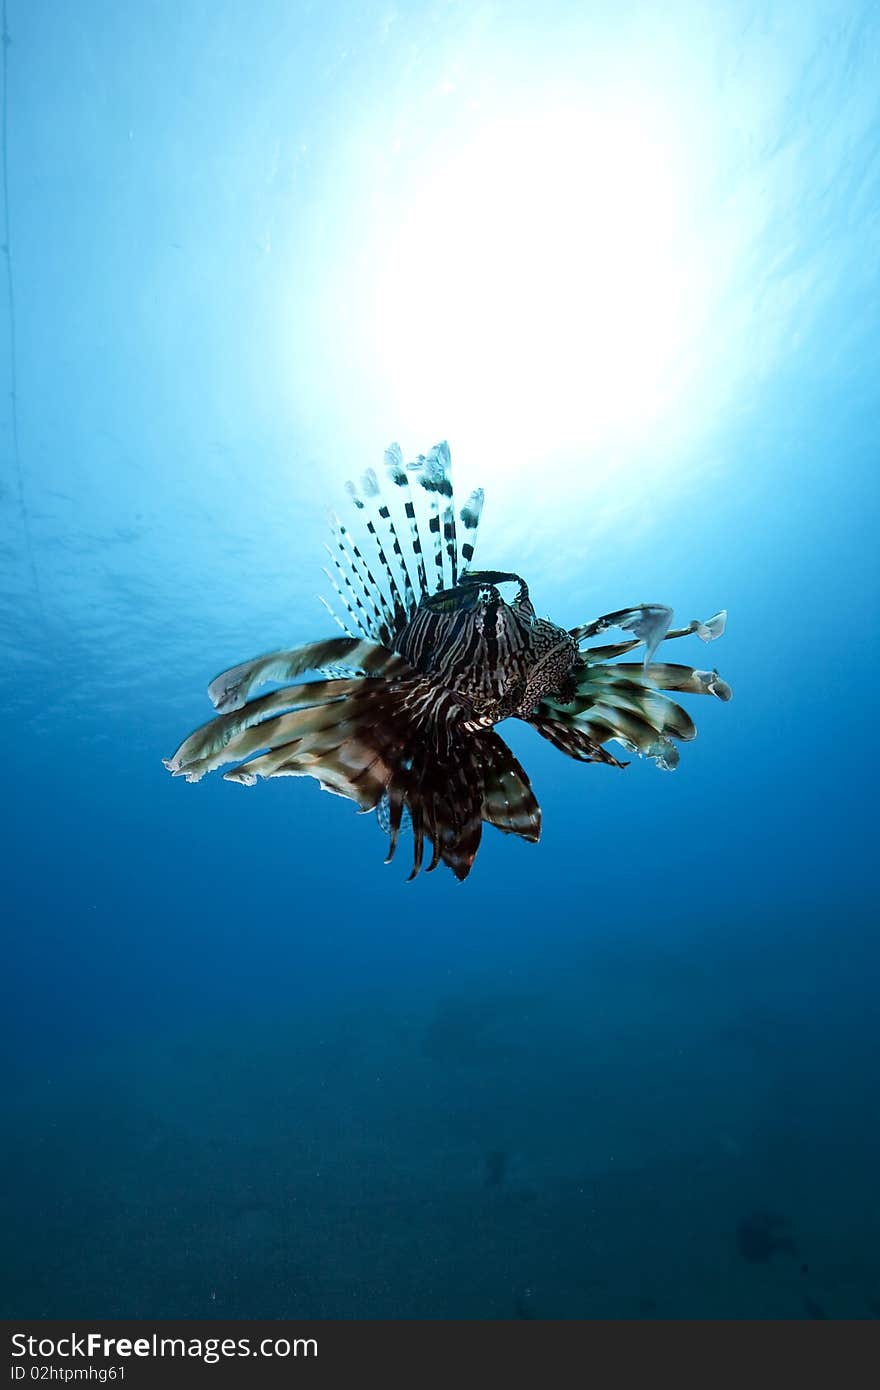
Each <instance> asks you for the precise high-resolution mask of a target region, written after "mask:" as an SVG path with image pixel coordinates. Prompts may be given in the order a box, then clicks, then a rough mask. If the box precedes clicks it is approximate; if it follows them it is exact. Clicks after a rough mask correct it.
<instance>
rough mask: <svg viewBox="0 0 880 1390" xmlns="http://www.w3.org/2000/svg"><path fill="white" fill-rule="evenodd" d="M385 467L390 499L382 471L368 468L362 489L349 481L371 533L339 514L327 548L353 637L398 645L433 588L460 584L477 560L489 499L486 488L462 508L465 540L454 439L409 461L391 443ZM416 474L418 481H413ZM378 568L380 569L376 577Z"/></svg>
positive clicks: (344, 621)
mask: <svg viewBox="0 0 880 1390" xmlns="http://www.w3.org/2000/svg"><path fill="white" fill-rule="evenodd" d="M385 471H386V474H387V477H388V479H389V481H390V482H391V484H392V488H391V497H392V498H393V499H394V502H395V505H398V506H399V507H402V510H403V520H400V519H399V518H398V520H395V516H394V507H393V506H392V504H391V503H390V502H389V501H388V500H387V499H386V498H385V496H384V494H383V491H382V487H381V484H380V482H379V479H378V477H377V476H376V473H375V472H374V471H373V470H372V469H369V470H368V471H367V472H366V473H365V474H364V476H363V478H362V480H361V487H360V489H358V488H356V487H355V485H354V484H353V483H348V484H347V489H348V494H349V496H350V498H351V500H352V502H353V503H354V505H355V508H356V509H357V512H358V513H359V514H360V518H361V521H362V522H363V525H364V529H365V531H366V536H365V537H364V541H363V544H362V545H361V544H359V543H358V541H357V539H356V538H354V537H353V536H352V535H351V534H350V532H349V531H348V530H347V528H346V527H345V526H344V525H343V524H342V523H341V522H340V521H338V520H337V519H336V518H335V517H332V518H331V526H332V529H333V535H334V540H335V548H333V547H328V549H329V552H330V558H331V561H332V564H333V568H334V573H333V574H331V573H329V572H327V571H325V573H327V577H328V579H329V580H330V583H331V584H332V586H333V589H334V592H335V594H336V601H337V603H338V604H339V607H340V609H341V612H342V616H340V615H338V614H337V613H335V612H334V611H333V608H332V607H331V606H330V604H327V605H326V606H327V607H328V608H329V609H330V612H331V613H332V614H333V617H334V618H335V619H336V622H337V623H338V624H339V626H340V627H341V628H342V630H343V631H344V632H345V633H346V634H347V635H348V636H352V637H353V636H355V635H356V634H357V635H360V636H363V637H365V638H366V639H367V640H368V641H372V642H380V643H382V644H383V645H384V646H387V647H393V646H394V643H395V641H396V639H397V637H399V635H400V633H401V631H402V630H403V628H404V627H405V626H406V624H407V623H408V622H409V621H410V619H411V618H412V616H413V614H414V613H415V611H416V608H417V607H418V605H419V603H420V602H421V600H422V599H423V598H424V597H425V596H426V595H428V594H430V593H434V592H438V591H439V590H441V589H445V588H454V587H455V585H456V584H457V583H458V581H459V580H460V578H461V577H462V575H463V574H465V573H466V572H467V569H468V566H469V565H470V562H471V560H472V559H473V554H474V546H475V544H476V538H477V530H478V528H479V524H480V515H481V512H482V506H483V493H482V490H481V489H480V490H478V491H476V492H474V493H472V494H471V496H470V497H469V498H468V500H467V502H466V503H465V504H464V506H463V507H462V508H461V510H460V512H459V520H460V521H461V523H462V525H463V528H464V541H463V543H462V544H461V545H460V546H459V537H458V527H457V523H456V511H455V498H454V494H453V487H452V464H451V459H450V454H449V445H448V444H447V443H446V442H445V441H443V442H442V443H440V444H435V446H434V448H433V449H431V451H430V453H428V454H427V455H425V454H419V456H418V458H417V459H416V460H415V461H414V462H413V463H404V461H403V454H402V453H401V450H400V446H399V445H398V444H391V445H389V447H388V448H387V449H386V450H385ZM411 477H412V478H413V479H414V480H415V481H416V482H417V483H418V484H419V487H418V488H417V489H413V488H412V487H411V486H410V479H411ZM374 569H375V572H376V573H377V574H378V575H379V576H380V578H379V579H377V578H376V577H375V574H374Z"/></svg>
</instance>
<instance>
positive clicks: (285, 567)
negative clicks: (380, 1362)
mask: <svg viewBox="0 0 880 1390" xmlns="http://www.w3.org/2000/svg"><path fill="white" fill-rule="evenodd" d="M5 8H6V12H7V13H6V22H7V25H8V32H9V36H10V39H11V43H10V44H9V46H8V47H7V48H6V50H5V51H6V63H7V69H6V71H7V86H6V93H5V94H6V173H7V180H6V191H7V198H8V202H7V208H8V228H7V237H6V238H5V240H6V244H7V248H8V256H7V257H6V258H5V261H6V264H5V265H4V267H3V269H4V270H5V269H6V268H7V266H8V268H9V270H10V272H11V273H10V277H9V280H8V282H4V284H3V285H0V318H2V324H3V332H2V334H0V353H2V362H0V369H2V380H3V383H4V385H3V388H2V409H0V428H2V434H0V448H2V494H0V527H2V550H0V566H2V630H0V633H2V642H3V660H2V665H0V671H2V690H3V702H4V711H5V720H4V723H5V730H6V735H7V737H6V749H5V760H4V765H5V768H6V773H5V783H6V795H5V808H6V813H5V815H4V831H3V836H2V860H0V873H2V891H3V948H2V951H3V966H2V981H0V987H2V992H3V1006H2V1019H3V1028H4V1033H5V1034H6V1047H5V1049H4V1056H5V1059H6V1060H5V1063H4V1067H3V1073H4V1078H5V1083H4V1088H3V1091H4V1095H3V1104H2V1124H3V1129H4V1136H3V1144H2V1169H3V1172H2V1190H3V1192H4V1208H5V1212H4V1216H3V1220H2V1222H0V1226H2V1231H3V1240H4V1246H6V1247H7V1248H6V1249H5V1250H4V1256H3V1263H2V1298H0V1307H2V1311H3V1313H4V1315H6V1316H13V1315H14V1316H23V1315H34V1316H43V1317H63V1316H71V1317H90V1318H94V1317H96V1316H99V1315H100V1316H115V1317H124V1316H134V1317H161V1316H165V1317H172V1316H183V1317H204V1316H218V1317H221V1316H223V1317H225V1316H228V1317H249V1316H264V1317H283V1316H321V1317H371V1316H376V1317H395V1318H396V1317H412V1316H420V1317H441V1318H452V1317H468V1318H511V1317H534V1318H542V1317H553V1318H582V1317H645V1316H648V1317H661V1318H675V1317H708V1316H721V1317H734V1318H738V1317H785V1318H789V1317H793V1318H801V1317H816V1316H821V1315H825V1316H827V1317H829V1318H839V1317H857V1318H862V1317H870V1316H874V1317H876V1316H878V1312H880V1240H878V1236H880V1195H878V1183H877V1173H878V1172H880V1125H878V1118H877V1117H878V1113H880V1111H878V1105H877V1097H878V1064H877V1057H878V1036H877V1022H876V1007H875V1006H876V996H877V984H878V948H877V929H876V916H877V914H876V873H875V867H874V866H875V857H876V833H875V832H876V810H875V783H876V777H875V774H874V770H873V760H874V746H875V738H874V731H873V727H872V719H873V713H874V692H875V688H876V681H877V669H876V666H877V662H876V651H877V647H876V641H875V636H876V634H875V627H876V615H877V611H878V594H877V562H876V531H877V518H876V512H875V508H876V502H877V490H878V489H877V459H878V449H880V428H878V423H877V421H878V410H877V407H878V395H880V393H878V386H877V381H878V374H877V362H878V360H880V351H878V347H880V340H878V327H877V325H878V307H880V304H878V261H877V256H876V247H877V237H878V211H880V165H878V157H877V151H878V131H880V95H878V90H877V83H876V73H877V69H878V61H880V28H878V20H877V10H876V7H875V6H872V5H870V4H864V5H862V4H855V3H842V2H841V0H834V3H828V4H822V3H810V4H803V3H797V4H794V3H792V4H787V3H781V0H780V2H779V3H768V4H754V5H753V4H747V3H734V4H730V5H727V6H723V7H722V6H715V5H711V4H705V5H703V4H697V3H690V4H686V3H678V4H672V5H666V6H663V7H657V6H653V5H650V4H645V5H638V4H624V5H621V6H614V7H610V6H603V5H593V6H589V5H582V4H575V3H562V2H561V0H548V3H546V4H544V5H543V6H541V7H540V16H539V12H538V9H537V8H536V7H535V6H534V5H527V4H519V3H509V4H508V3H505V4H503V5H500V4H490V3H475V4H473V5H464V4H456V3H439V0H438V3H412V4H401V5H398V6H395V5H392V4H369V3H363V2H362V0H359V2H358V3H342V0H335V3H329V4H326V5H323V4H322V5H310V4H305V3H295V4H289V3H281V0H259V3H256V4H254V3H244V0H218V3H213V4H205V3H199V2H198V0H188V3H186V4H184V5H180V4H179V3H176V0H175V3H172V0H154V3H152V4H150V5H146V6H134V5H122V6H120V5H116V4H111V3H108V2H107V0H103V2H102V0H81V2H80V3H78V4H76V5H74V4H64V3H56V4H53V5H51V6H42V5H33V4H26V3H24V0H8V3H7V5H6V7H5ZM10 292H11V298H10ZM10 308H13V309H14V323H12V324H11V323H10V319H9V312H10ZM11 329H12V330H13V331H10V330H11ZM13 349H14V355H13ZM13 386H14V390H15V397H14V399H13V397H12V395H11V392H12V390H13ZM444 437H445V438H448V439H449V441H450V445H451V448H452V454H453V461H454V465H455V468H456V472H457V476H458V477H459V479H460V485H461V487H462V488H465V487H468V488H469V487H470V486H473V485H476V484H479V483H485V486H486V491H487V498H486V507H485V511H484V515H483V528H482V536H481V544H480V552H479V556H478V559H479V560H480V561H481V562H482V563H484V564H486V565H498V566H499V567H501V568H512V569H517V570H520V571H522V572H523V573H525V574H526V576H527V578H528V580H529V583H530V586H531V590H532V596H533V598H534V600H535V603H536V606H537V608H538V611H539V612H541V613H547V614H549V615H550V616H552V617H553V619H554V620H555V621H557V622H559V623H565V624H566V625H573V624H575V623H581V622H585V621H587V620H588V619H590V618H592V617H595V616H597V615H598V614H599V613H602V612H606V611H608V610H611V609H615V608H619V607H621V606H624V605H626V604H631V603H636V602H639V601H642V600H645V599H650V600H656V601H659V602H666V603H669V604H672V605H674V607H675V609H676V614H677V618H678V619H679V620H681V621H685V622H686V621H687V620H688V619H690V618H692V617H699V618H705V617H706V616H708V615H709V614H710V613H713V612H715V611H716V610H717V609H719V608H721V607H726V608H727V609H728V610H729V614H730V619H729V627H728V631H727V634H726V635H725V636H724V638H723V639H722V640H721V641H720V642H718V643H717V644H715V645H714V646H713V647H712V648H711V649H709V656H707V655H706V649H705V648H703V647H701V645H700V643H699V642H698V641H697V640H696V638H690V639H688V640H687V644H685V643H676V644H675V648H678V647H684V646H685V645H687V652H684V651H678V650H676V649H674V648H673V649H670V656H669V659H671V660H686V661H692V662H693V663H694V664H695V665H698V666H699V665H703V664H714V663H717V664H718V667H719V669H720V670H721V672H722V674H723V675H724V677H725V678H726V679H727V680H729V682H730V683H731V685H732V686H733V689H734V699H733V701H732V702H731V703H730V704H728V705H722V704H719V703H718V702H716V701H710V700H698V699H691V700H688V699H687V698H685V699H684V700H683V703H686V704H687V705H688V707H689V709H690V710H691V712H692V713H693V715H694V717H695V719H696V721H697V724H698V728H699V737H698V739H697V740H696V742H695V743H693V744H690V745H687V746H686V747H684V748H683V750H682V759H681V766H680V767H679V769H678V770H677V771H676V772H674V773H672V774H667V773H662V772H660V771H658V770H657V769H656V768H655V767H654V766H653V765H651V764H650V763H646V762H640V761H638V760H636V761H635V762H634V763H633V764H632V765H631V766H630V767H629V768H628V769H627V770H626V771H625V772H622V773H618V772H615V771H614V770H613V769H608V768H603V767H593V766H582V765H578V764H575V763H573V762H570V761H567V760H566V759H564V758H563V757H562V756H561V755H560V754H559V753H557V752H556V750H555V749H553V748H552V747H550V745H549V744H547V743H545V742H544V741H543V740H541V739H539V738H538V737H537V736H536V735H534V734H533V733H532V732H531V731H530V730H528V729H527V728H526V727H525V726H523V725H517V726H510V725H507V726H505V728H504V730H503V732H504V734H505V736H506V737H508V738H509V741H510V743H511V745H512V746H513V748H514V749H515V751H516V753H517V755H518V756H519V757H520V759H521V760H522V762H523V764H524V766H525V767H526V768H527V770H528V772H529V774H530V776H531V778H532V782H533V784H534V786H535V789H536V791H537V793H538V795H539V797H540V800H541V803H542V807H543V812H544V834H543V839H542V842H541V844H540V845H538V846H530V845H526V844H524V843H522V842H519V841H516V840H512V839H509V838H506V837H502V836H500V835H498V834H496V833H494V832H493V831H492V830H491V829H487V832H486V835H485V838H484V843H483V847H482V849H481V851H480V855H479V857H478V859H477V862H476V866H475V869H474V872H473V874H472V875H471V877H470V879H468V881H467V882H466V883H464V884H459V883H457V882H456V881H455V880H454V879H453V877H452V875H451V874H449V873H448V872H446V871H438V872H437V873H435V874H433V875H431V876H430V877H426V876H422V877H421V878H420V879H419V880H418V881H417V882H416V883H414V884H407V883H405V882H404V879H405V873H406V866H405V864H404V863H397V862H395V863H394V864H393V865H392V866H390V867H384V866H383V864H382V862H381V861H382V858H383V854H384V848H383V839H382V836H381V834H380V832H379V830H378V829H377V827H376V826H375V824H374V823H372V821H371V818H369V817H360V818H359V817H358V816H357V815H356V814H355V812H354V808H353V807H352V806H351V804H350V803H347V802H344V801H342V800H340V799H338V798H336V797H331V796H326V795H324V794H323V793H321V792H320V790H319V789H318V787H317V785H316V784H315V783H314V782H311V781H308V780H302V781H291V780H287V779H280V780H278V781H271V782H266V783H264V784H261V785H260V786H258V787H256V788H254V789H252V790H248V791H245V790H242V789H241V788H238V787H235V786H231V785H229V784H227V783H224V782H223V781H221V780H220V779H219V778H207V779H206V780H205V781H204V782H202V783H201V784H199V785H198V786H195V787H192V786H187V785H186V784H185V783H184V782H183V780H182V779H177V780H173V779H171V778H170V777H169V776H168V775H167V773H166V772H165V770H164V768H163V767H162V763H161V758H162V757H163V756H166V757H167V756H168V755H170V754H171V753H172V752H173V751H174V749H175V748H176V746H177V744H178V743H179V742H180V740H181V738H182V737H183V736H184V735H185V734H186V733H188V732H189V730H190V729H191V728H193V727H194V726H195V725H196V724H198V723H200V722H201V721H202V720H203V719H204V718H206V717H207V716H208V714H209V712H210V707H209V705H208V701H207V699H206V696H205V687H206V685H207V683H208V681H209V680H210V679H211V678H212V677H213V676H214V675H216V674H217V672H218V671H220V670H222V669H224V668H225V667H228V666H230V665H232V664H233V663H235V662H237V661H240V660H243V659H245V658H247V657H250V656H253V655H256V654H257V653H258V652H260V651H264V650H269V649H271V648H273V647H276V646H279V645H283V644H290V643H298V642H303V641H309V640H315V639H317V638H319V637H321V636H322V635H325V634H326V635H330V632H331V629H330V627H329V624H328V619H327V616H326V614H325V613H323V611H322V609H321V608H320V606H319V605H318V603H317V601H316V599H315V597H314V596H315V594H316V593H317V592H318V591H319V590H321V589H322V587H323V591H324V592H327V588H326V585H324V584H323V577H322V575H321V564H322V562H323V560H324V558H325V557H324V552H323V551H322V548H321V547H322V541H323V539H324V534H325V515H324V512H325V508H326V507H328V506H334V507H340V508H341V507H342V505H343V504H344V501H345V494H344V491H343V483H344V480H345V479H346V478H347V477H350V476H357V475H358V474H359V472H360V471H361V470H362V469H363V468H364V467H367V466H370V465H373V464H377V463H378V462H380V461H381V456H382V450H383V449H384V447H385V446H386V444H388V442H389V441H390V440H392V439H396V438H400V440H401V443H402V444H403V446H404V448H405V450H406V451H407V453H408V455H413V454H415V453H417V452H419V451H424V450H427V449H428V448H429V447H430V446H431V445H432V444H433V443H434V442H435V441H436V440H438V439H440V438H444ZM401 857H402V858H405V850H404V851H403V853H402V856H401Z"/></svg>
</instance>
